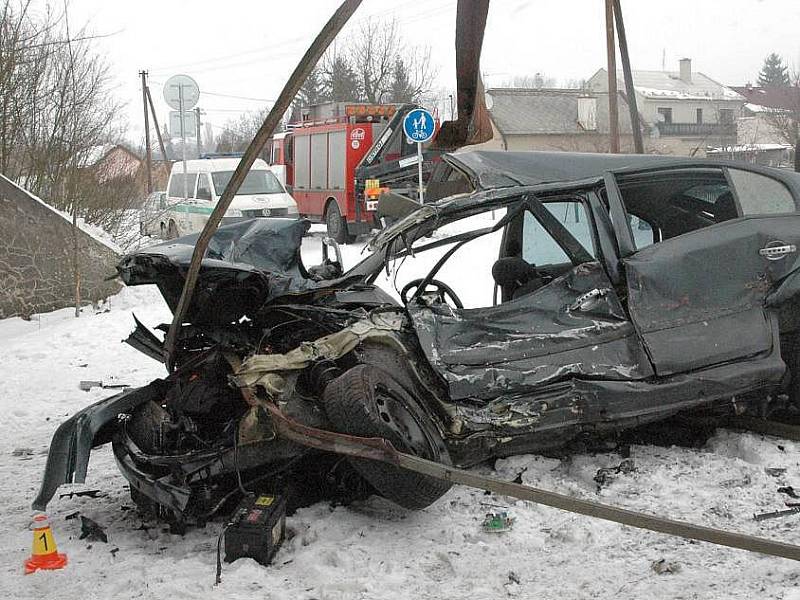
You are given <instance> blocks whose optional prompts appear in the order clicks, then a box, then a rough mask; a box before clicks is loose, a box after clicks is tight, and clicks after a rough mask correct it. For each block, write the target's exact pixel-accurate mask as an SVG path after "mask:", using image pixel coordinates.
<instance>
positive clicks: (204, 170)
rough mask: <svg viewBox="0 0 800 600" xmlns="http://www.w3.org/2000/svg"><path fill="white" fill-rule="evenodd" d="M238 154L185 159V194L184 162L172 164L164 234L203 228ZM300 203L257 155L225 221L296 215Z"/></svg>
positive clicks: (168, 236) (162, 227)
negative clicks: (186, 195)
mask: <svg viewBox="0 0 800 600" xmlns="http://www.w3.org/2000/svg"><path fill="white" fill-rule="evenodd" d="M239 160H240V159H239V158H200V159H196V160H187V161H186V175H185V179H186V191H187V193H188V199H186V198H185V197H184V172H183V162H182V161H178V162H176V163H175V164H174V165H173V166H172V172H171V173H170V174H169V183H168V184H167V207H166V208H167V210H165V211H164V212H163V213H162V216H161V219H160V230H161V237H163V238H166V239H172V238H176V237H179V236H182V235H187V234H189V233H195V232H198V231H201V230H202V229H203V227H204V226H205V224H206V222H207V221H208V217H209V215H210V214H211V211H213V210H214V207H215V206H216V205H217V202H218V201H219V198H220V196H221V195H222V192H223V191H225V186H226V185H228V182H229V181H230V179H231V177H232V176H233V172H234V171H235V170H236V167H237V166H238V165H239ZM297 216H298V214H297V203H296V202H295V201H294V198H292V196H291V195H290V194H289V193H288V192H287V191H286V188H285V187H284V186H283V184H282V183H281V182H280V181H279V180H278V178H277V177H275V174H274V173H273V172H272V171H271V170H270V167H269V165H267V163H266V162H264V161H263V160H261V159H260V158H257V159H256V161H255V162H254V163H253V166H252V167H251V168H250V172H249V173H248V174H247V176H246V177H245V179H244V183H242V185H241V187H240V188H239V191H238V193H237V194H236V196H235V197H234V198H233V202H231V205H230V207H229V208H228V210H227V212H226V213H225V216H224V217H223V218H222V224H223V225H224V224H226V223H232V222H235V221H243V220H245V219H252V218H255V217H290V218H297Z"/></svg>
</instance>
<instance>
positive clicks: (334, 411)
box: [323, 364, 451, 510]
mask: <svg viewBox="0 0 800 600" xmlns="http://www.w3.org/2000/svg"><path fill="white" fill-rule="evenodd" d="M323 403H324V408H325V412H326V414H327V416H328V419H329V421H330V422H331V425H332V426H333V428H334V430H335V431H338V432H340V433H346V434H349V435H355V436H361V437H380V438H384V439H386V440H387V441H389V442H391V443H392V445H393V446H394V447H395V448H397V450H399V451H401V452H406V453H409V454H414V455H416V456H420V457H422V458H426V459H428V460H432V461H436V462H440V463H443V464H448V465H449V464H451V461H450V455H449V453H448V452H447V448H446V446H445V444H444V440H443V439H442V436H441V434H440V433H439V430H438V429H437V427H436V426H435V424H434V423H433V422H432V421H431V418H430V417H429V416H428V415H427V414H426V413H425V411H423V410H422V408H421V407H420V406H419V404H418V403H417V402H416V400H414V398H413V397H412V396H411V395H410V394H409V393H408V392H407V391H406V390H405V389H404V388H403V386H402V385H400V383H399V382H398V381H397V380H396V379H395V378H394V377H392V376H391V375H390V374H389V373H387V372H386V371H384V370H383V369H380V368H378V367H374V366H372V365H364V364H362V365H357V366H355V367H353V368H352V369H350V370H348V371H346V372H345V373H344V374H343V375H341V376H339V377H338V378H337V379H335V380H333V381H332V382H331V383H330V384H328V386H327V387H326V388H325V392H324V394H323ZM401 432H402V433H401ZM349 460H350V462H351V463H352V465H353V467H354V468H355V469H356V470H357V471H358V472H359V473H360V474H361V475H362V476H363V477H364V479H366V480H367V481H368V482H369V483H370V484H371V485H372V486H373V487H374V488H375V489H376V490H377V491H378V492H379V493H380V494H381V495H382V496H383V497H384V498H387V499H388V500H391V501H392V502H394V503H395V504H399V505H400V506H402V507H404V508H408V509H411V510H420V509H423V508H425V507H427V506H430V505H431V504H433V503H434V502H435V501H436V500H438V499H439V498H441V497H442V496H443V495H444V494H445V493H446V492H447V490H449V489H450V487H451V484H450V483H448V482H445V481H442V480H440V479H435V478H433V477H428V476H426V475H420V474H419V473H414V472H413V471H406V470H403V469H400V468H398V467H395V466H392V465H389V464H386V463H382V462H380V461H375V460H369V459H365V458H350V459H349Z"/></svg>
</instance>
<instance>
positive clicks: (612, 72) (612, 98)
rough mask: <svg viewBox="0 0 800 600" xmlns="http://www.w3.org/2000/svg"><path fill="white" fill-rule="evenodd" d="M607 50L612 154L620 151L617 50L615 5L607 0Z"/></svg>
mask: <svg viewBox="0 0 800 600" xmlns="http://www.w3.org/2000/svg"><path fill="white" fill-rule="evenodd" d="M606 52H607V54H608V135H609V142H610V144H609V146H610V150H611V153H612V154H618V153H619V113H618V112H617V51H616V48H615V44H614V5H613V4H612V0H606Z"/></svg>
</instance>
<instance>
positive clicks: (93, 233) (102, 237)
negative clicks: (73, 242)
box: [0, 173, 123, 254]
mask: <svg viewBox="0 0 800 600" xmlns="http://www.w3.org/2000/svg"><path fill="white" fill-rule="evenodd" d="M0 177H2V178H3V180H4V181H7V182H8V183H9V184H11V185H13V186H14V187H15V188H17V189H18V190H19V191H20V192H22V193H23V194H25V195H26V196H28V198H30V199H31V200H34V201H36V202H38V203H39V204H41V205H42V206H44V207H45V208H47V209H48V210H50V211H52V212H54V213H55V214H56V215H58V216H59V217H61V218H62V219H64V220H65V221H67V222H68V223H69V224H70V225H72V215H70V214H68V213H66V212H64V211H61V210H58V209H57V208H54V207H52V206H50V205H49V204H48V203H47V202H45V201H44V200H42V199H41V198H39V196H37V195H36V194H33V193H31V192H29V191H28V190H26V189H25V188H23V187H22V186H20V185H17V183H15V182H14V181H11V180H10V179H9V178H8V177H6V176H5V175H3V174H2V173H0ZM77 224H78V229H80V230H81V231H83V232H84V233H85V234H86V235H88V236H89V237H91V238H92V239H93V240H95V241H96V242H99V243H101V244H103V245H104V246H105V247H106V248H108V249H109V250H111V251H112V252H115V253H116V254H122V253H123V251H122V248H120V247H119V246H117V245H116V244H115V243H114V242H113V241H111V236H109V234H108V233H106V232H105V231H104V230H102V229H100V228H99V227H95V226H94V225H90V224H89V223H87V222H86V221H84V220H83V219H82V218H78V223H77Z"/></svg>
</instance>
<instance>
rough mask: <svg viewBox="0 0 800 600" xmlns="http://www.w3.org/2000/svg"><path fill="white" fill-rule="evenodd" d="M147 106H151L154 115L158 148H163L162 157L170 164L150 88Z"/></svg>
mask: <svg viewBox="0 0 800 600" xmlns="http://www.w3.org/2000/svg"><path fill="white" fill-rule="evenodd" d="M147 104H149V105H150V114H152V115H153V125H155V126H156V135H157V136H158V147H159V148H161V156H162V157H163V158H164V162H165V163H168V162H169V157H168V156H167V151H166V149H165V148H164V138H162V137H161V129H160V128H159V126H158V117H157V116H156V109H155V107H153V98H152V96H150V88H147Z"/></svg>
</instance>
